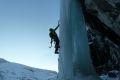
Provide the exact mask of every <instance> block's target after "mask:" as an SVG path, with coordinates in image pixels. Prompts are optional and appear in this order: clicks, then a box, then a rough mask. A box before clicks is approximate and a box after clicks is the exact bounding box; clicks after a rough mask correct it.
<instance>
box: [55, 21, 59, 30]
mask: <svg viewBox="0 0 120 80" xmlns="http://www.w3.org/2000/svg"><path fill="white" fill-rule="evenodd" d="M59 26H60V24H59V22H58V26H57V27H56V28H55V29H54V30H55V31H56V30H57V29H58V27H59Z"/></svg>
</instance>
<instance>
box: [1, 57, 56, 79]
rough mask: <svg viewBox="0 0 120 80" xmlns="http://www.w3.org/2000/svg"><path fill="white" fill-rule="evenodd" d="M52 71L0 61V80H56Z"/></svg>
mask: <svg viewBox="0 0 120 80" xmlns="http://www.w3.org/2000/svg"><path fill="white" fill-rule="evenodd" d="M56 75H57V73H56V72H54V71H48V70H42V69H36V68H32V67H28V66H25V65H21V64H17V63H11V62H8V61H6V60H4V59H0V80H56V79H55V78H56Z"/></svg>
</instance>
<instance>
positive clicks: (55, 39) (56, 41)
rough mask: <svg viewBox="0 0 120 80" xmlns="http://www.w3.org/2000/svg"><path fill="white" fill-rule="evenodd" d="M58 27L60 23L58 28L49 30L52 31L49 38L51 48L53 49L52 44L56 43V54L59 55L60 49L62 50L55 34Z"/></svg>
mask: <svg viewBox="0 0 120 80" xmlns="http://www.w3.org/2000/svg"><path fill="white" fill-rule="evenodd" d="M58 27H59V23H58V26H57V27H56V28H55V29H53V28H50V29H49V31H50V33H49V36H50V38H51V42H50V43H51V46H50V48H51V47H52V42H53V41H54V43H55V54H59V52H58V49H59V48H60V44H59V42H60V41H59V38H58V35H57V33H56V32H55V31H56V30H57V29H58Z"/></svg>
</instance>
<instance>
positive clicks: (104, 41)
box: [59, 0, 120, 80]
mask: <svg viewBox="0 0 120 80" xmlns="http://www.w3.org/2000/svg"><path fill="white" fill-rule="evenodd" d="M119 4H120V1H119V0H61V17H60V23H61V25H60V26H61V27H60V41H61V44H60V45H61V48H60V53H61V54H60V56H59V78H60V80H62V79H63V80H80V79H81V80H99V77H98V76H97V75H99V76H101V75H102V74H106V73H108V72H110V71H113V70H117V71H119V69H120V5H119ZM86 32H87V34H86ZM93 68H94V69H93ZM96 73H97V74H96Z"/></svg>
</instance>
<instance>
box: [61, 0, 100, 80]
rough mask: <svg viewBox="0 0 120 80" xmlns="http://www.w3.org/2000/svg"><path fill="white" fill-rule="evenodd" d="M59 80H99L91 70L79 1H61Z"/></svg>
mask: <svg viewBox="0 0 120 80" xmlns="http://www.w3.org/2000/svg"><path fill="white" fill-rule="evenodd" d="M60 12H61V13H60V46H61V48H60V55H59V80H99V78H98V77H97V76H96V73H95V70H94V68H93V65H92V62H91V58H90V53H89V46H88V40H87V32H86V28H85V21H84V16H83V13H82V8H81V4H80V0H61V11H60Z"/></svg>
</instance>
